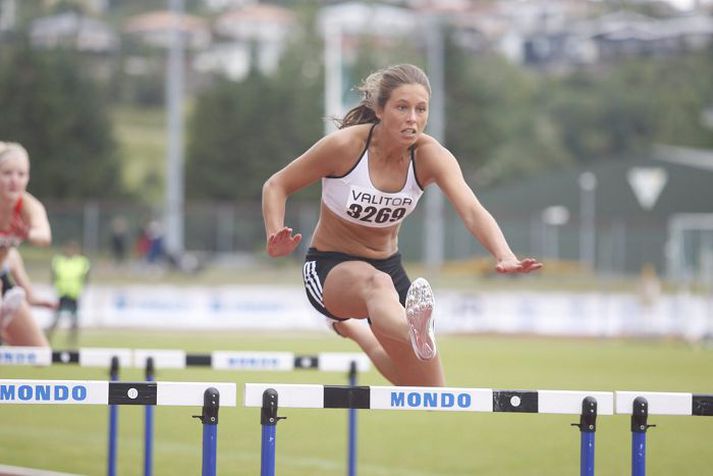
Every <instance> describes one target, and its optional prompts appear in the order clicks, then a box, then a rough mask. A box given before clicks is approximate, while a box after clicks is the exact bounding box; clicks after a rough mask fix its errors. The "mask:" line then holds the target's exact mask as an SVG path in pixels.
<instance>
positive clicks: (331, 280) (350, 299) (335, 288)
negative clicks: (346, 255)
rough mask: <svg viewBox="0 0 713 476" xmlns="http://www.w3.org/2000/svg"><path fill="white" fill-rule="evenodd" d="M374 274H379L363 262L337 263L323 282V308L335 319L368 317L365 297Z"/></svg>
mask: <svg viewBox="0 0 713 476" xmlns="http://www.w3.org/2000/svg"><path fill="white" fill-rule="evenodd" d="M375 273H381V272H380V271H378V270H377V269H376V268H374V267H373V266H372V265H370V264H369V263H366V262H364V261H344V262H342V263H339V264H338V265H336V266H335V267H334V268H332V269H331V270H330V271H329V274H328V275H327V279H326V280H325V281H324V284H323V299H324V306H325V307H326V308H327V310H328V311H329V312H330V313H332V314H333V315H335V316H337V317H343V318H347V317H351V318H357V319H363V318H366V317H368V311H367V307H366V298H365V296H366V291H367V287H368V286H369V285H370V282H371V280H372V279H373V277H374V274H375Z"/></svg>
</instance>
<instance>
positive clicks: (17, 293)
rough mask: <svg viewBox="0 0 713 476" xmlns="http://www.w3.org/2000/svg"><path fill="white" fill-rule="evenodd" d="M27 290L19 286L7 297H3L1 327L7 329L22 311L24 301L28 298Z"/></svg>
mask: <svg viewBox="0 0 713 476" xmlns="http://www.w3.org/2000/svg"><path fill="white" fill-rule="evenodd" d="M26 295H27V294H26V293H25V290H24V289H23V288H21V287H19V286H15V287H13V288H10V289H9V290H8V291H7V292H6V293H5V295H4V296H3V297H2V304H0V323H1V324H0V326H1V327H2V328H5V327H7V326H8V325H9V324H10V321H12V318H13V317H15V313H17V310H18V309H20V305H21V304H22V301H23V300H24V299H25V297H26Z"/></svg>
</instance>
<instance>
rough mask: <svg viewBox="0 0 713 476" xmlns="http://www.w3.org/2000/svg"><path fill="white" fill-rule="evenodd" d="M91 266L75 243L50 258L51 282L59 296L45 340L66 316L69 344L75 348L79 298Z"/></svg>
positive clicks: (72, 242) (49, 337) (68, 244)
mask: <svg viewBox="0 0 713 476" xmlns="http://www.w3.org/2000/svg"><path fill="white" fill-rule="evenodd" d="M90 268H91V265H90V263H89V259H88V258H87V257H86V256H84V255H82V253H81V250H80V248H79V244H78V243H77V242H76V241H70V242H68V243H67V244H66V245H65V246H64V248H63V250H62V254H61V255H57V256H55V257H54V258H52V281H53V283H54V287H55V290H56V291H57V295H58V296H59V305H58V306H57V310H56V311H55V314H54V320H53V321H52V324H51V325H50V327H49V328H48V329H47V339H49V340H50V341H51V340H52V334H53V333H54V330H55V329H56V327H57V324H58V323H59V320H60V318H61V317H62V316H63V315H65V314H67V315H69V318H70V320H71V330H70V343H71V345H74V346H76V345H77V343H78V337H79V313H78V309H79V298H80V296H81V294H82V291H83V290H84V285H85V284H86V282H87V278H88V276H89V269H90Z"/></svg>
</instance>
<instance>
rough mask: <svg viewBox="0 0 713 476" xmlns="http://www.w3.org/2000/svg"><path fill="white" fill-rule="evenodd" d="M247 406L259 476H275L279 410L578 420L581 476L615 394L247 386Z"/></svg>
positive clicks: (588, 475)
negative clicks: (255, 432) (257, 443)
mask: <svg viewBox="0 0 713 476" xmlns="http://www.w3.org/2000/svg"><path fill="white" fill-rule="evenodd" d="M245 406H247V407H260V408H261V412H260V424H261V426H262V433H261V445H262V446H261V462H260V468H261V469H260V474H261V476H274V474H275V448H276V439H277V436H276V427H277V423H278V422H279V421H280V420H281V419H282V417H279V416H278V415H277V412H278V409H279V408H311V409H318V408H348V409H372V410H426V411H451V412H452V411H463V412H514V413H558V414H578V415H580V421H579V423H574V424H573V425H575V426H577V427H579V430H580V449H581V451H580V474H581V475H582V476H593V475H594V434H595V432H596V417H597V414H598V411H599V413H601V414H605V415H612V414H613V413H614V396H613V393H612V392H584V391H567V390H537V391H519V390H493V389H483V388H479V389H475V388H446V387H367V386H363V387H355V386H334V385H294V384H275V385H271V384H251V383H248V384H246V385H245Z"/></svg>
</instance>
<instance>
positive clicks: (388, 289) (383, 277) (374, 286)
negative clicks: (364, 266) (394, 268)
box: [367, 270, 396, 295]
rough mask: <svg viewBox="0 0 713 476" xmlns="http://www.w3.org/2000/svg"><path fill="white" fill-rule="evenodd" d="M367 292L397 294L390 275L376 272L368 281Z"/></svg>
mask: <svg viewBox="0 0 713 476" xmlns="http://www.w3.org/2000/svg"><path fill="white" fill-rule="evenodd" d="M367 292H368V293H369V294H372V295H373V294H379V295H383V294H392V295H393V294H396V289H395V288H394V282H393V281H392V280H391V276H389V275H388V274H386V273H384V272H382V271H377V270H374V272H373V273H371V275H370V276H369V279H368V280H367Z"/></svg>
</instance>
